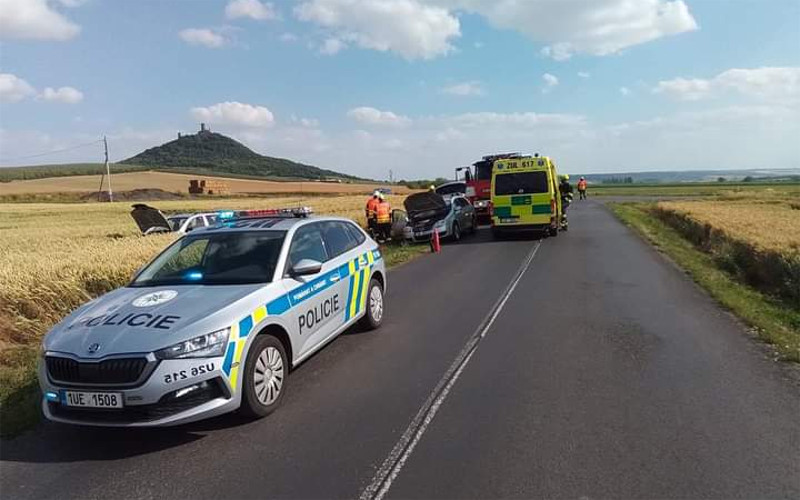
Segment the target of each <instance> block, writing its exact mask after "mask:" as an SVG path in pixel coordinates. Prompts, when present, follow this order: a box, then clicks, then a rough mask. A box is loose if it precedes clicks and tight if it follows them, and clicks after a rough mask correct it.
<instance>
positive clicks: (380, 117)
mask: <svg viewBox="0 0 800 500" xmlns="http://www.w3.org/2000/svg"><path fill="white" fill-rule="evenodd" d="M347 116H348V117H350V118H352V119H353V120H355V121H357V122H358V123H362V124H364V125H388V126H393V127H404V126H407V125H410V124H411V119H410V118H408V117H407V116H402V115H396V114H394V113H392V112H391V111H381V110H379V109H375V108H371V107H368V106H361V107H358V108H353V109H351V110H350V111H348V112H347Z"/></svg>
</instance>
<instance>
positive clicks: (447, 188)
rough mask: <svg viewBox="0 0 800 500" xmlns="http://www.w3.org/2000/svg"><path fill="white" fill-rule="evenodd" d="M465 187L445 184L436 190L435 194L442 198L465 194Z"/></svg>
mask: <svg viewBox="0 0 800 500" xmlns="http://www.w3.org/2000/svg"><path fill="white" fill-rule="evenodd" d="M466 192H467V185H466V184H464V183H458V184H445V185H444V186H439V187H437V188H436V193H437V194H440V195H442V196H444V195H447V194H456V193H466Z"/></svg>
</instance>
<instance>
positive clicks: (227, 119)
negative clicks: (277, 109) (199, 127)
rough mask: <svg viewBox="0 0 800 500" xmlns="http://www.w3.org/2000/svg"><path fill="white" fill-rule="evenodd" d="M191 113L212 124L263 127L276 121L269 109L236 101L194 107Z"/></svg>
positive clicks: (199, 119)
mask: <svg viewBox="0 0 800 500" xmlns="http://www.w3.org/2000/svg"><path fill="white" fill-rule="evenodd" d="M191 114H192V117H194V118H195V119H196V120H198V121H203V122H206V123H210V124H211V125H231V126H238V127H258V128H263V127H271V126H272V125H273V124H274V123H275V117H274V115H273V114H272V112H271V111H270V110H269V109H267V108H265V107H263V106H254V105H252V104H243V103H240V102H235V101H234V102H220V103H218V104H214V105H213V106H207V107H197V108H192V109H191Z"/></svg>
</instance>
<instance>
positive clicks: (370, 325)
mask: <svg viewBox="0 0 800 500" xmlns="http://www.w3.org/2000/svg"><path fill="white" fill-rule="evenodd" d="M383 314H384V302H383V287H382V286H381V282H380V281H378V280H376V279H375V278H372V279H371V280H370V282H369V292H367V311H366V312H365V313H364V317H363V318H361V326H362V327H363V328H365V329H367V330H374V329H376V328H378V327H379V326H381V323H382V322H383Z"/></svg>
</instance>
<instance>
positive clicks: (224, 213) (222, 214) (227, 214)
mask: <svg viewBox="0 0 800 500" xmlns="http://www.w3.org/2000/svg"><path fill="white" fill-rule="evenodd" d="M235 216H236V213H235V212H234V211H233V210H220V211H219V212H217V217H218V218H220V219H233V218H234V217H235Z"/></svg>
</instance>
